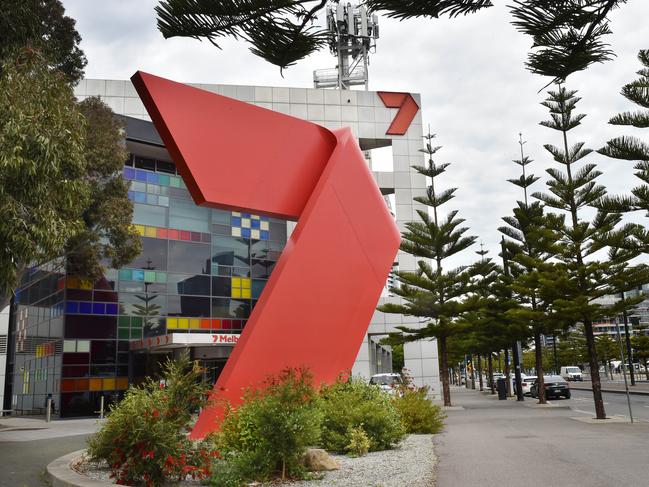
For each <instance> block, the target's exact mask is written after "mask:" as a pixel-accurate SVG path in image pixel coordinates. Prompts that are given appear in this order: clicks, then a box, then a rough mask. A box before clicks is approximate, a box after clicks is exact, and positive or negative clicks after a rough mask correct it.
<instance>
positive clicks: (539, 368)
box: [534, 331, 547, 404]
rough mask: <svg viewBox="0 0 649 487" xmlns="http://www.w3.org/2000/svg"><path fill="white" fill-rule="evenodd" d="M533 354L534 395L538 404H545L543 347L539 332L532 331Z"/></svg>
mask: <svg viewBox="0 0 649 487" xmlns="http://www.w3.org/2000/svg"><path fill="white" fill-rule="evenodd" d="M534 348H535V350H534V356H535V358H536V376H537V377H538V379H537V381H536V395H537V397H538V399H539V402H538V403H539V404H547V401H546V400H545V380H543V349H542V348H541V332H539V331H535V332H534Z"/></svg>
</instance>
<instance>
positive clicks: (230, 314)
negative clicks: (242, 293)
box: [212, 298, 250, 318]
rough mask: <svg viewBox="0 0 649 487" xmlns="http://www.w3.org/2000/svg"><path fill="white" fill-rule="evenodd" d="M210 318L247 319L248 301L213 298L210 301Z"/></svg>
mask: <svg viewBox="0 0 649 487" xmlns="http://www.w3.org/2000/svg"><path fill="white" fill-rule="evenodd" d="M212 316H213V317H218V318H248V316H250V301H249V300H238V299H227V298H214V299H212Z"/></svg>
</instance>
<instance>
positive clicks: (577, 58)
mask: <svg viewBox="0 0 649 487" xmlns="http://www.w3.org/2000/svg"><path fill="white" fill-rule="evenodd" d="M623 3H626V0H514V5H512V6H511V11H512V16H513V17H514V21H513V22H512V23H513V24H514V26H515V27H516V28H517V29H518V30H519V31H521V32H523V33H525V34H528V35H530V36H532V40H533V44H532V49H533V51H532V52H531V53H530V54H529V55H528V58H527V62H526V66H527V68H528V69H529V70H530V71H531V72H533V73H536V74H540V75H543V76H550V77H552V78H553V79H554V81H555V82H559V81H563V80H565V79H566V78H567V77H568V76H569V75H570V74H572V73H574V72H576V71H581V70H584V69H586V68H587V67H588V66H590V65H591V64H593V63H602V62H605V61H608V60H610V59H611V57H612V56H613V55H614V54H613V51H612V50H611V49H610V47H609V45H608V44H606V43H605V42H603V40H602V38H603V37H604V36H605V35H607V34H610V33H611V29H610V26H609V21H608V15H609V13H610V12H611V11H612V10H613V9H615V8H617V7H618V6H619V5H620V4H623Z"/></svg>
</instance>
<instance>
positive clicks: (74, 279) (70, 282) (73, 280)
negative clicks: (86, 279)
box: [67, 277, 79, 289]
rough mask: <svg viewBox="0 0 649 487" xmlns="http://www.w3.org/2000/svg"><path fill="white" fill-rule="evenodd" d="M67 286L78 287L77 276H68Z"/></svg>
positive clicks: (70, 287)
mask: <svg viewBox="0 0 649 487" xmlns="http://www.w3.org/2000/svg"><path fill="white" fill-rule="evenodd" d="M67 286H68V289H78V288H79V278H77V277H68V283H67Z"/></svg>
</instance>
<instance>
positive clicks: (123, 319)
mask: <svg viewBox="0 0 649 487" xmlns="http://www.w3.org/2000/svg"><path fill="white" fill-rule="evenodd" d="M117 323H118V325H119V327H120V328H128V327H129V326H130V325H131V318H130V317H129V316H120V317H119V319H118V320H117Z"/></svg>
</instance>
